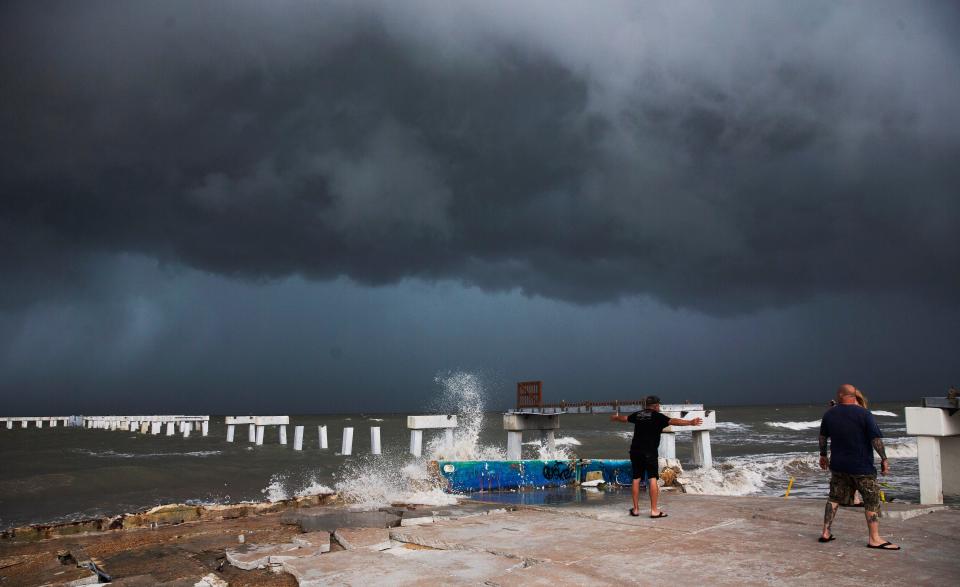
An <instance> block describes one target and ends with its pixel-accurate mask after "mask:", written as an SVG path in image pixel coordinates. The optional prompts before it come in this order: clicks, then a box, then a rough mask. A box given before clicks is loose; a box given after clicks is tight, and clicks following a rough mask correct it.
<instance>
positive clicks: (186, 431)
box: [183, 426, 193, 438]
mask: <svg viewBox="0 0 960 587" xmlns="http://www.w3.org/2000/svg"><path fill="white" fill-rule="evenodd" d="M191 428H193V426H184V427H183V437H184V438H190V429H191Z"/></svg>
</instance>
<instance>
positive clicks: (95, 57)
mask: <svg viewBox="0 0 960 587" xmlns="http://www.w3.org/2000/svg"><path fill="white" fill-rule="evenodd" d="M0 80H2V83H0V283H2V287H0V397H2V399H3V402H2V403H3V409H2V410H0V411H3V412H9V413H10V414H15V413H30V414H37V415H44V414H47V413H51V414H52V412H57V413H58V414H59V413H83V412H85V413H88V414H89V413H131V412H138V411H155V412H186V413H200V412H202V413H207V412H213V413H223V412H229V413H247V412H251V411H252V412H275V413H298V412H324V411H353V410H364V411H409V410H415V409H418V408H422V407H424V406H426V405H428V404H429V402H430V399H431V397H432V396H434V395H435V394H436V392H437V384H436V383H435V381H434V378H435V376H437V375H438V374H443V373H445V372H449V371H451V370H458V369H465V370H470V371H475V372H477V373H479V374H482V376H483V379H484V381H485V382H486V385H487V388H488V395H489V398H490V400H489V403H490V407H491V408H502V407H506V406H508V405H509V404H510V403H511V402H512V401H513V394H514V383H515V382H516V381H517V380H518V379H542V380H544V381H545V393H546V396H547V399H548V400H549V401H559V400H561V399H565V400H567V401H574V400H601V399H626V398H633V397H638V396H642V395H644V394H646V393H651V392H655V393H658V394H660V395H661V396H663V397H664V398H665V399H669V400H674V399H676V400H680V399H691V400H694V401H703V402H705V403H708V404H730V403H756V402H764V403H778V402H804V401H815V402H823V401H825V400H826V399H827V398H828V397H829V396H830V395H831V394H832V393H833V390H834V389H835V388H836V386H837V385H839V384H840V383H845V382H850V383H854V384H856V385H858V386H859V387H861V388H862V389H864V391H866V392H867V393H868V395H870V396H871V397H872V398H873V399H878V400H879V399H904V400H915V399H918V398H920V397H922V396H930V395H940V394H943V393H944V391H945V390H946V388H947V387H948V386H949V385H951V384H957V383H960V372H958V365H960V238H958V235H960V230H958V227H960V107H958V104H960V7H958V5H956V4H955V3H951V2H910V3H905V2H870V3H853V2H851V3H837V2H833V1H831V2H813V1H811V2H802V3H796V2H790V3H788V2H769V1H760V0H758V1H756V2H682V1H680V2H678V1H670V2H626V1H623V2H621V1H615V0H608V1H603V2H582V3H577V2H553V1H551V2H546V1H544V2H540V1H526V2H521V3H517V2H508V1H505V0H504V1H500V0H485V1H483V2H441V1H426V0H408V1H405V2H356V1H354V2H306V1H304V2H286V1H277V0H275V1H272V2H262V1H254V0H249V1H234V2H196V1H183V2H181V1H173V0H164V1H157V2H148V1H139V2H132V1H126V2H105V1H85V2H44V1H38V0H30V1H25V2H4V3H3V4H2V5H0Z"/></svg>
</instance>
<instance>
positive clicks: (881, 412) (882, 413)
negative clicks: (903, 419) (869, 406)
mask: <svg viewBox="0 0 960 587" xmlns="http://www.w3.org/2000/svg"><path fill="white" fill-rule="evenodd" d="M871 413H872V414H873V415H874V416H890V417H891V418H896V417H898V414H895V413H893V412H888V411H886V410H871Z"/></svg>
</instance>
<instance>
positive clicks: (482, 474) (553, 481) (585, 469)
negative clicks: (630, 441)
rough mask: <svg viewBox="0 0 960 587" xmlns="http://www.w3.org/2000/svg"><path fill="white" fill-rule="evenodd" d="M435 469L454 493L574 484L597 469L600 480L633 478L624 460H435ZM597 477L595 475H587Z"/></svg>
mask: <svg viewBox="0 0 960 587" xmlns="http://www.w3.org/2000/svg"><path fill="white" fill-rule="evenodd" d="M436 463H437V471H438V473H439V475H440V476H441V477H442V478H443V479H444V480H445V481H446V483H447V489H448V490H450V491H454V492H457V493H468V492H474V491H498V490H510V489H513V490H517V489H520V490H524V489H542V488H547V487H563V486H566V485H577V484H579V483H582V482H584V481H586V480H587V474H588V473H592V472H596V471H599V472H600V474H601V475H602V478H603V481H604V482H605V483H609V484H612V485H630V483H631V482H632V480H633V475H632V468H631V467H630V461H629V460H626V459H564V460H548V461H541V460H521V461H437V462H436ZM590 477H591V478H594V479H595V478H597V477H598V476H597V475H590Z"/></svg>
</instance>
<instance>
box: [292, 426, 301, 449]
mask: <svg viewBox="0 0 960 587" xmlns="http://www.w3.org/2000/svg"><path fill="white" fill-rule="evenodd" d="M293 450H303V426H294V427H293Z"/></svg>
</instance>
